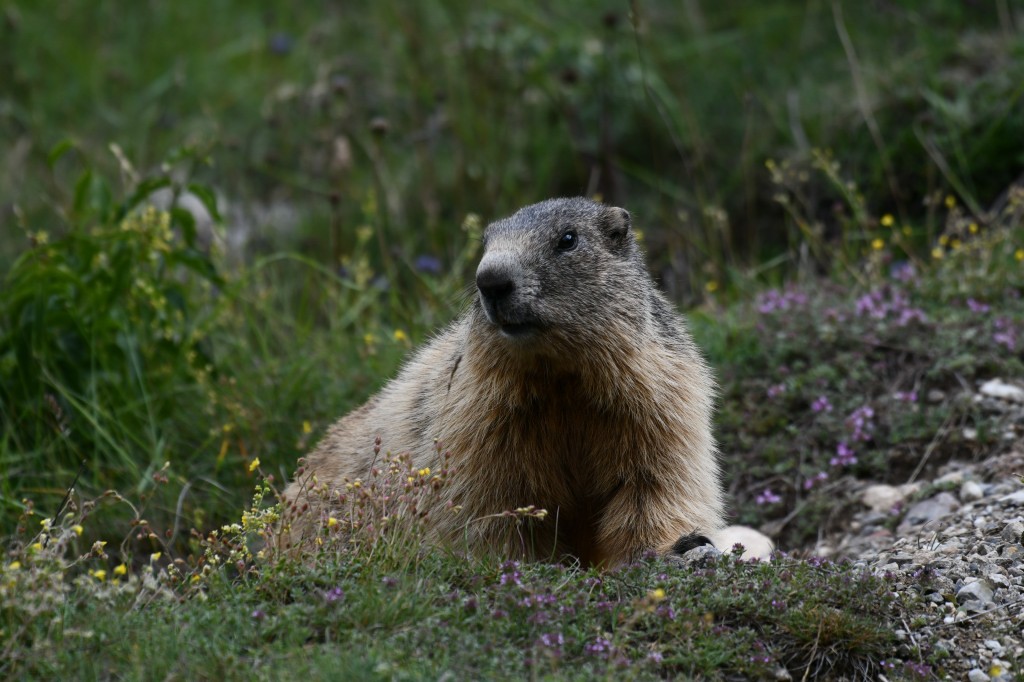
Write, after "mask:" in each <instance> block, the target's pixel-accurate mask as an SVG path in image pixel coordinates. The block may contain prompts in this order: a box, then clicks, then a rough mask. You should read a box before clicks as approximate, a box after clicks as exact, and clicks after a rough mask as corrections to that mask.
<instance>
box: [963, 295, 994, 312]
mask: <svg viewBox="0 0 1024 682" xmlns="http://www.w3.org/2000/svg"><path fill="white" fill-rule="evenodd" d="M967 307H968V308H969V309H970V311H971V312H972V313H987V312H988V311H990V310H992V306H990V305H989V304H987V303H982V302H980V301H975V300H974V299H973V298H968V299H967Z"/></svg>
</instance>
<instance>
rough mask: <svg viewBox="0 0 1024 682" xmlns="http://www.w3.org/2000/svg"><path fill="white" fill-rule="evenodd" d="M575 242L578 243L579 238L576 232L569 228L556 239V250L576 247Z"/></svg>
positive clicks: (570, 249)
mask: <svg viewBox="0 0 1024 682" xmlns="http://www.w3.org/2000/svg"><path fill="white" fill-rule="evenodd" d="M577 243H579V239H578V238H577V237H576V233H575V232H574V231H573V230H569V231H568V232H566V233H565V234H563V235H562V238H561V239H559V240H558V250H559V251H572V250H573V249H575V248H576V244H577Z"/></svg>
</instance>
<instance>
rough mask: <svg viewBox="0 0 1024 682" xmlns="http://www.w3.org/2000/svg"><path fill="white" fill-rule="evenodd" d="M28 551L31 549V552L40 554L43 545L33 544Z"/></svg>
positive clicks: (39, 543)
mask: <svg viewBox="0 0 1024 682" xmlns="http://www.w3.org/2000/svg"><path fill="white" fill-rule="evenodd" d="M29 549H31V550H32V551H33V552H42V551H43V543H41V542H37V543H35V544H33V545H32V546H31V547H30V548H29Z"/></svg>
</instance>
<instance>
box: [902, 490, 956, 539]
mask: <svg viewBox="0 0 1024 682" xmlns="http://www.w3.org/2000/svg"><path fill="white" fill-rule="evenodd" d="M959 506H960V503H959V502H957V499H956V498H955V497H953V495H952V494H950V493H947V492H941V493H939V494H938V495H935V496H934V497H929V498H928V499H927V500H922V501H920V502H918V503H917V504H915V505H914V506H912V507H911V508H910V509H908V510H907V513H906V515H905V516H904V517H903V523H901V524H900V530H901V531H905V530H906V527H907V526H919V525H922V524H925V523H929V522H931V521H937V520H938V519H941V518H942V517H944V516H947V515H948V514H950V513H952V511H953V510H954V509H956V508H957V507H959ZM901 534H902V533H901Z"/></svg>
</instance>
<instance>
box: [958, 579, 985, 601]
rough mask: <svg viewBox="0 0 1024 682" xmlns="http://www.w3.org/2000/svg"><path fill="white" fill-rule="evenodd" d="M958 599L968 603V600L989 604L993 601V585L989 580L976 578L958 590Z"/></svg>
mask: <svg viewBox="0 0 1024 682" xmlns="http://www.w3.org/2000/svg"><path fill="white" fill-rule="evenodd" d="M956 600H957V601H958V602H960V603H961V604H966V603H967V602H968V601H979V602H981V603H982V604H989V603H991V602H992V585H991V584H989V582H988V581H987V580H975V581H974V582H970V583H967V584H966V585H964V586H963V587H961V588H960V589H959V590H957V592H956Z"/></svg>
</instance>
